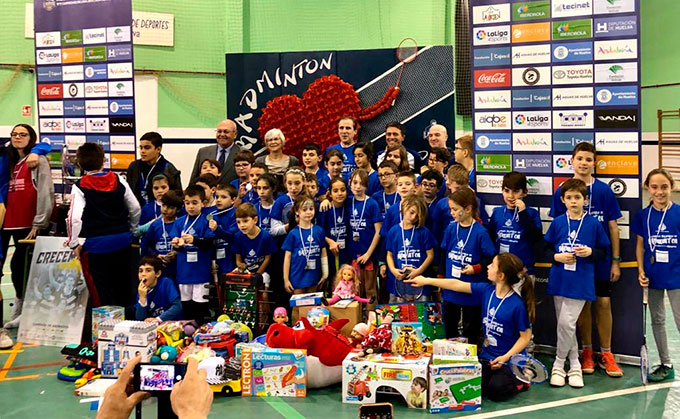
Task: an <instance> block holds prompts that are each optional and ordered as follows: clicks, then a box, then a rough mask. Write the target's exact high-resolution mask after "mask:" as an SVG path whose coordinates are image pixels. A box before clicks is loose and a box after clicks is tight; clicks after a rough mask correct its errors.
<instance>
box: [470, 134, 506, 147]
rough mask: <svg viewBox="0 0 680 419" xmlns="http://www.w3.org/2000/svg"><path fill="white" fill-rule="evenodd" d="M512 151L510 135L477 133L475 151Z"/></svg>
mask: <svg viewBox="0 0 680 419" xmlns="http://www.w3.org/2000/svg"><path fill="white" fill-rule="evenodd" d="M511 149H512V135H511V134H509V133H493V132H487V133H476V134H475V150H477V151H478V152H484V151H510V150H511Z"/></svg>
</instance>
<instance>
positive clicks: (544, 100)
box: [512, 89, 550, 109]
mask: <svg viewBox="0 0 680 419" xmlns="http://www.w3.org/2000/svg"><path fill="white" fill-rule="evenodd" d="M512 107H513V108H517V109H519V108H547V107H550V89H521V90H520V89H514V90H513V91H512Z"/></svg>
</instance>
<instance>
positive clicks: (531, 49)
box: [512, 44, 550, 65]
mask: <svg viewBox="0 0 680 419" xmlns="http://www.w3.org/2000/svg"><path fill="white" fill-rule="evenodd" d="M549 63H550V44H541V45H525V46H519V47H517V46H513V47H512V64H514V65H518V64H549Z"/></svg>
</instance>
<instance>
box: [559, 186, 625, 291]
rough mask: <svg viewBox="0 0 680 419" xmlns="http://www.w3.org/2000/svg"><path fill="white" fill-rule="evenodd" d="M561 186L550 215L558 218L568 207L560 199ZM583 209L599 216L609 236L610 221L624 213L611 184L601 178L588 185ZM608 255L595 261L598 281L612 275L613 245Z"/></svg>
mask: <svg viewBox="0 0 680 419" xmlns="http://www.w3.org/2000/svg"><path fill="white" fill-rule="evenodd" d="M560 194H561V186H560V187H558V188H557V190H556V191H555V194H553V200H552V205H551V206H550V216H551V217H552V218H557V217H558V216H559V215H562V214H564V213H565V212H567V207H566V206H564V203H562V200H561V199H560ZM583 210H584V211H585V212H586V213H587V214H590V215H592V216H593V217H595V218H597V220H598V221H599V222H600V224H602V228H603V229H604V232H605V234H606V235H607V238H609V221H611V220H618V219H619V218H621V217H622V216H623V215H622V214H621V208H620V207H619V201H618V200H617V199H616V195H614V192H612V190H611V188H609V186H608V185H607V184H606V183H604V182H602V181H601V180H599V179H593V183H592V184H591V185H589V186H588V198H587V199H586V202H585V205H584V206H583ZM606 250H607V257H606V258H605V259H602V260H599V261H598V262H597V263H595V279H596V280H598V281H609V280H610V277H611V267H612V259H611V255H612V254H611V250H612V249H611V247H608V248H607V249H606Z"/></svg>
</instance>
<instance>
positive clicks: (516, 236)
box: [487, 172, 543, 274]
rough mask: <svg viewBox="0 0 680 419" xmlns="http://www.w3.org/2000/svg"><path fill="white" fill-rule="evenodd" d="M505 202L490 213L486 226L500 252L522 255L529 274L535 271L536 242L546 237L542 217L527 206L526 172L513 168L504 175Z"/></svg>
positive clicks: (521, 257)
mask: <svg viewBox="0 0 680 419" xmlns="http://www.w3.org/2000/svg"><path fill="white" fill-rule="evenodd" d="M502 188H503V201H504V202H505V205H504V206H501V207H497V208H495V209H494V210H493V212H492V213H491V217H490V218H489V224H488V225H487V228H488V230H489V234H490V236H491V239H492V240H493V241H494V242H495V243H496V251H497V252H498V253H512V254H514V255H516V256H517V257H519V258H520V259H521V260H522V262H523V263H524V266H526V267H527V271H528V272H529V274H532V273H533V272H534V260H535V256H534V249H533V246H534V244H535V243H537V242H539V241H540V240H541V239H542V238H543V224H542V223H541V217H540V215H539V214H538V211H536V210H535V209H534V208H531V207H527V205H526V204H525V203H524V198H526V196H527V193H528V191H527V178H526V176H524V174H523V173H519V172H510V173H506V174H505V175H504V176H503V185H502Z"/></svg>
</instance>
